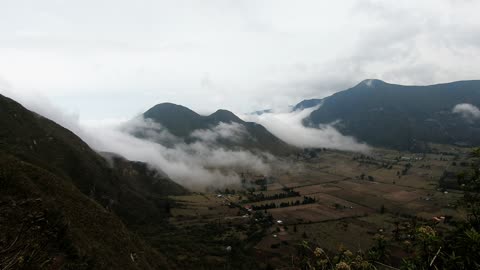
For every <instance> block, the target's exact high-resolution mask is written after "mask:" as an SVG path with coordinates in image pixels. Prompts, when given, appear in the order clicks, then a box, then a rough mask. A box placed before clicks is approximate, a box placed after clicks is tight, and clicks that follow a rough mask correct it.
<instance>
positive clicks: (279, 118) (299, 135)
mask: <svg viewBox="0 0 480 270" xmlns="http://www.w3.org/2000/svg"><path fill="white" fill-rule="evenodd" d="M317 108H318V106H317V107H314V108H308V109H304V110H302V111H293V112H281V113H275V112H274V113H265V114H262V115H245V116H243V118H244V119H247V120H248V121H254V122H257V123H259V124H262V125H264V126H265V127H266V128H267V129H268V130H269V131H270V132H272V133H273V134H274V135H275V136H277V137H278V138H280V139H282V140H283V141H285V142H287V143H289V144H292V145H295V146H298V147H325V148H333V149H339V150H348V151H359V152H366V151H368V150H369V147H368V146H367V145H366V144H363V143H359V142H357V141H356V140H355V138H353V137H349V136H344V135H342V134H341V133H340V132H338V131H337V130H336V129H335V128H334V126H333V125H332V124H331V125H320V126H319V127H318V128H310V127H305V126H303V124H302V120H303V119H304V118H306V117H308V116H309V115H310V113H311V112H313V111H314V110H316V109H317Z"/></svg>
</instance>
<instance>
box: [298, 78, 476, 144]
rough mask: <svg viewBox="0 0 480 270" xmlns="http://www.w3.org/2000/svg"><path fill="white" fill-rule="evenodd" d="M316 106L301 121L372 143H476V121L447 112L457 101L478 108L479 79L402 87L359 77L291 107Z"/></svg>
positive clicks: (450, 111)
mask: <svg viewBox="0 0 480 270" xmlns="http://www.w3.org/2000/svg"><path fill="white" fill-rule="evenodd" d="M320 102H321V103H322V105H321V107H320V108H319V109H317V110H315V111H314V112H312V113H311V115H310V117H309V118H307V119H305V121H304V124H305V125H309V126H317V125H318V124H326V123H332V122H336V121H339V122H337V124H336V125H335V126H336V127H337V128H338V130H339V131H340V132H342V133H343V134H345V135H351V136H354V137H356V138H357V139H359V140H361V141H365V142H367V143H369V144H371V145H374V146H383V147H391V148H396V149H403V150H418V151H420V150H422V149H423V147H422V146H423V145H424V144H423V143H424V142H435V143H444V144H459V145H478V144H480V121H478V120H472V119H465V118H464V117H462V115H460V114H455V113H453V112H452V110H453V108H454V107H455V106H456V105H457V104H461V103H469V104H472V105H474V106H477V107H478V106H480V81H459V82H453V83H446V84H437V85H430V86H403V85H395V84H389V83H386V82H383V81H380V80H365V81H363V82H361V83H360V84H358V85H356V86H355V87H353V88H350V89H348V90H345V91H342V92H338V93H336V94H334V95H332V96H330V97H327V98H324V99H322V100H309V101H303V102H301V103H299V104H298V105H297V106H296V108H305V107H312V106H315V105H317V104H319V103H320Z"/></svg>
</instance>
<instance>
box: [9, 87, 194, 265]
mask: <svg viewBox="0 0 480 270" xmlns="http://www.w3.org/2000/svg"><path fill="white" fill-rule="evenodd" d="M0 127H1V129H0V241H5V239H14V238H15V237H17V236H18V240H17V241H16V242H12V243H13V244H12V245H13V246H11V248H10V249H7V250H3V251H2V252H4V253H3V254H2V256H10V255H12V256H13V255H15V253H17V255H18V254H20V255H18V256H23V257H24V258H25V260H27V258H28V260H30V261H29V262H28V263H31V265H34V266H35V265H36V266H38V265H40V264H42V263H44V267H45V269H47V268H48V269H60V268H61V269H168V268H169V266H168V264H167V263H166V259H165V257H164V256H162V255H161V254H159V253H158V252H157V251H155V250H154V249H152V248H151V247H150V246H148V245H147V244H145V243H144V242H143V241H142V240H140V239H139V238H138V237H137V236H136V234H134V233H133V232H131V231H130V230H129V229H128V228H132V227H135V226H137V225H138V224H149V223H156V224H159V223H162V222H163V221H164V220H165V219H166V217H167V216H168V211H167V208H168V204H169V201H168V198H167V196H168V195H180V194H188V191H187V190H186V189H185V188H183V187H181V186H180V185H178V184H176V183H174V182H173V181H172V180H170V179H169V178H168V177H167V176H165V175H164V174H162V173H161V172H157V171H154V170H151V169H149V168H148V167H147V165H146V164H144V163H141V162H131V161H128V160H126V159H124V158H122V157H120V156H118V155H115V154H109V153H103V154H102V155H103V156H101V155H100V154H98V153H96V152H95V151H93V150H92V149H91V148H90V147H89V146H88V145H87V144H86V143H84V142H83V141H82V140H81V139H80V138H78V137H77V136H76V135H75V134H73V133H72V132H70V131H68V130H66V129H65V128H63V127H61V126H59V125H58V124H56V123H54V122H53V121H50V120H48V119H46V118H44V117H42V116H40V115H38V114H36V113H33V112H31V111H29V110H27V109H25V108H24V107H22V106H21V105H20V104H18V103H16V102H15V101H13V100H11V99H9V98H6V97H4V96H1V95H0ZM8 241H10V240H8ZM12 241H13V240H12ZM36 246H38V247H41V248H39V249H36V250H35V251H34V249H35V247H36ZM8 250H10V251H11V252H13V253H12V254H10V253H9V252H7V251H8ZM32 254H35V256H33V255H32ZM112 255H115V256H112ZM32 256H33V257H32ZM54 258H55V259H54ZM132 258H133V259H132ZM25 263H27V262H25ZM33 268H36V267H33ZM33 268H32V269H33Z"/></svg>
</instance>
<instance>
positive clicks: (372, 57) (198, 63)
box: [0, 0, 480, 121]
mask: <svg viewBox="0 0 480 270" xmlns="http://www.w3.org/2000/svg"><path fill="white" fill-rule="evenodd" d="M101 2H102V4H99V3H98V1H94V0H83V1H57V0H42V1H38V0H37V1H36V0H21V1H0V59H1V60H2V61H0V77H3V79H4V80H8V81H9V82H10V83H11V84H12V85H13V86H15V87H16V88H17V89H18V91H25V92H28V90H29V89H35V90H37V91H41V92H42V93H43V94H45V95H47V96H48V97H49V98H50V99H51V100H53V101H54V102H55V103H56V104H59V105H60V106H62V107H63V108H75V110H76V111H78V112H80V114H81V117H82V119H81V120H82V121H83V120H84V119H87V120H88V119H98V118H99V116H100V118H128V117H130V116H131V115H134V114H135V113H138V112H140V111H143V110H144V109H146V108H149V107H151V106H152V105H154V104H155V103H158V102H159V101H169V102H173V103H176V104H183V105H185V106H187V107H189V108H192V109H193V110H195V111H197V112H202V113H211V112H213V111H212V108H219V107H223V108H226V109H229V110H231V111H236V112H249V111H253V110H256V109H258V108H279V107H285V106H287V105H289V104H296V103H298V101H300V100H303V99H308V98H312V97H318V98H322V97H325V96H328V95H330V94H332V93H334V92H337V91H341V90H344V89H347V88H349V87H351V86H353V85H355V84H357V83H358V82H360V81H362V80H364V79H365V78H378V79H381V80H384V81H387V82H391V83H396V84H409V85H411V84H415V85H419V84H422V85H424V84H435V83H440V82H447V81H455V80H465V79H475V78H479V77H480V31H478V29H479V19H478V10H480V1H466V0H465V1H451V0H423V1H414V0H403V1H379V0H363V1H355V0H344V1H334V2H333V1H311V0H305V1H298V2H295V4H292V2H291V1H286V0H263V1H255V0H246V1H220V0H209V1H195V0H181V1H151V0H138V1H129V0H102V1H101ZM26 7H28V8H26ZM112 10H114V12H112ZM86 18H88V20H86ZM0 81H1V78H0ZM0 84H1V82H0ZM132 101H134V102H132ZM112 108H114V110H112Z"/></svg>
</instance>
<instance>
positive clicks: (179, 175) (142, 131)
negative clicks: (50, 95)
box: [0, 90, 275, 190]
mask: <svg viewBox="0 0 480 270" xmlns="http://www.w3.org/2000/svg"><path fill="white" fill-rule="evenodd" d="M0 93H2V94H4V95H6V96H8V97H10V98H13V99H14V100H16V101H17V102H20V103H21V104H22V105H24V106H25V107H26V108H27V109H29V110H32V111H34V112H36V113H38V114H40V115H42V116H44V117H46V118H49V119H51V120H53V121H55V122H56V123H58V124H59V125H61V126H63V127H65V128H67V129H69V130H71V131H72V132H74V133H75V134H76V135H77V136H79V137H80V138H81V139H82V140H84V141H85V142H86V143H87V144H88V145H89V146H90V147H92V148H93V149H95V150H97V151H100V152H112V153H116V154H119V155H122V156H124V157H125V158H127V159H129V160H135V161H142V162H146V163H148V164H149V165H150V166H151V167H152V168H154V169H157V170H159V171H163V172H165V173H166V174H167V175H168V176H169V177H170V178H172V179H173V180H174V181H176V182H177V183H179V184H181V185H184V186H185V187H187V188H190V189H193V190H203V189H206V188H221V187H223V186H226V185H235V184H239V183H240V177H239V175H238V174H237V172H247V171H248V172H252V173H258V174H268V173H269V171H270V169H271V168H270V165H269V164H270V163H271V162H273V161H274V160H275V158H274V157H273V156H272V155H270V154H267V153H260V152H255V153H253V152H251V151H247V150H228V149H225V148H223V147H221V146H220V145H219V144H218V143H217V142H218V141H219V140H223V139H228V140H233V141H237V140H242V138H243V136H247V133H246V131H245V130H244V129H243V127H242V126H240V125H239V124H237V123H233V124H226V123H220V124H219V125H217V126H215V127H213V128H212V129H211V130H196V131H195V132H193V133H192V134H191V137H192V138H194V139H195V141H194V142H192V143H186V142H184V141H183V140H182V139H181V138H177V137H175V136H174V135H172V134H171V133H170V132H168V130H166V129H165V128H163V127H162V126H161V125H159V124H158V123H155V122H153V121H151V120H149V119H143V118H141V117H137V118H135V119H134V120H131V121H127V122H122V123H116V124H110V125H106V124H105V123H101V124H100V125H85V124H81V123H80V122H79V118H78V115H77V114H72V113H65V112H64V111H62V110H61V109H58V108H57V107H56V106H55V105H53V104H52V103H51V102H49V100H48V99H47V98H45V97H42V96H26V95H22V94H20V93H18V92H13V91H7V90H0ZM134 135H137V136H140V137H141V138H139V137H136V136H134Z"/></svg>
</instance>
